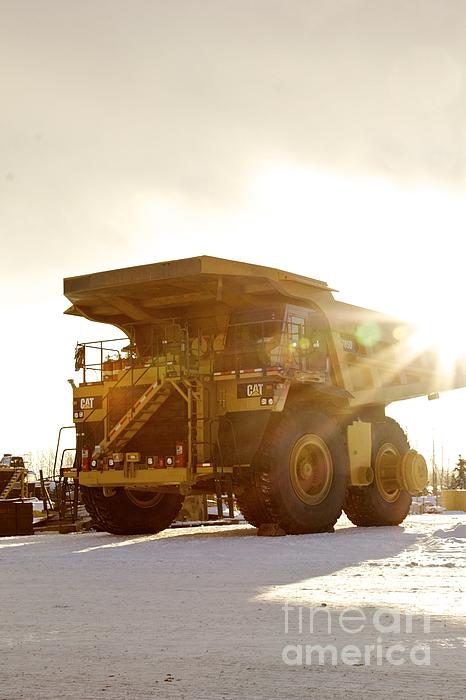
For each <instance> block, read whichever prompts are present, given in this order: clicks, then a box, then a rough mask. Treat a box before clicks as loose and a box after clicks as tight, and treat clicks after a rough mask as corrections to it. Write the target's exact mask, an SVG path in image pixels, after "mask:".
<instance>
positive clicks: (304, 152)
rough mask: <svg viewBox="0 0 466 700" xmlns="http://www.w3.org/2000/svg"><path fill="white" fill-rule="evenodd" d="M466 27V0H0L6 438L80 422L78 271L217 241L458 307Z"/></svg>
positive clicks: (367, 292)
mask: <svg viewBox="0 0 466 700" xmlns="http://www.w3.org/2000/svg"><path fill="white" fill-rule="evenodd" d="M465 35H466V0H405V1H400V0H377V2H374V1H373V0H325V2H323V1H322V0H306V1H304V0H282V1H278V0H247V1H244V0H234V1H233V0H232V1H230V0H215V1H213V0H190V1H188V0H185V1H182V0H170V1H169V2H167V1H166V0H164V1H159V0H152V1H148V0H147V1H142V0H131V1H130V0H125V1H122V0H112V1H108V0H91V1H90V0H87V1H86V0H79V2H75V1H74V0H29V1H27V2H25V1H24V0H0V100H1V102H0V236H1V262H2V275H1V278H0V290H1V292H2V298H1V302H0V310H1V312H2V317H3V319H2V341H1V347H0V360H1V367H2V370H1V371H2V392H3V393H4V394H8V396H9V401H8V406H5V404H4V403H3V406H2V408H1V409H0V410H1V411H3V415H2V416H1V418H2V434H1V435H0V450H1V449H4V450H8V449H9V448H11V449H17V450H22V451H24V450H26V449H28V444H26V443H31V444H34V445H35V444H37V445H39V444H41V442H42V443H43V444H44V445H48V444H50V442H51V441H53V436H54V434H55V428H56V427H58V425H59V424H61V423H66V422H69V419H70V408H69V406H68V403H67V402H68V399H69V398H70V397H69V396H68V393H69V392H68V386H67V385H66V381H65V380H66V378H67V377H68V376H71V373H72V372H71V368H72V364H71V357H72V353H73V348H74V343H75V341H76V340H78V339H80V340H82V339H83V338H85V337H87V338H90V337H91V336H93V335H95V333H96V331H97V329H95V328H94V327H91V330H90V331H89V324H86V323H85V322H81V321H79V320H76V319H70V318H63V317H62V316H61V313H62V311H63V309H64V308H66V300H64V299H63V297H62V291H61V288H62V278H63V277H64V276H67V275H76V274H81V273H84V272H92V271H96V270H100V269H107V268H112V267H120V266H125V265H130V264H140V263H144V262H154V261H157V260H163V259H170V258H178V257H187V256H190V255H196V254H211V255H221V256H224V257H230V258H237V259H242V260H247V261H252V262H264V263H268V264H271V265H276V266H281V267H285V268H289V269H292V270H293V271H296V272H301V273H302V274H307V275H309V276H313V277H318V278H324V279H327V281H328V282H329V283H330V284H331V285H333V286H335V287H337V288H338V289H340V290H341V291H342V294H341V297H340V298H342V299H345V300H348V301H354V302H356V303H360V304H362V305H366V306H370V307H378V308H381V309H386V310H389V311H393V312H401V311H402V310H403V309H404V308H405V307H406V308H407V309H408V308H409V310H410V311H412V310H413V308H416V307H417V306H423V307H424V311H423V313H424V314H425V312H426V309H427V310H428V308H429V305H432V304H435V303H436V302H435V300H436V296H437V294H436V291H435V288H436V286H441V288H442V290H443V292H442V294H443V296H442V304H443V303H445V298H448V299H450V300H452V302H451V303H452V304H453V305H454V308H455V309H460V308H461V307H462V305H463V300H462V298H461V295H462V294H463V292H462V288H463V281H462V276H463V268H464V262H463V260H464V256H463V237H464V234H465V226H466V204H465V200H464V195H465V192H464V190H465V186H466V119H465V115H466V84H465V68H466V42H465V41H464V37H465ZM447 288H448V292H447V293H446V292H445V289H447ZM100 335H101V333H100V329H99V332H98V333H97V336H96V337H99V336H100ZM25 368H28V369H27V372H26V373H25ZM25 378H27V388H26V389H25V388H22V389H20V385H21V382H23V384H24V381H25ZM20 380H21V381H20ZM65 385H66V386H65ZM67 392H68V393H67ZM31 394H32V396H31ZM19 395H20V396H19ZM25 395H26V397H27V398H28V401H26V402H25ZM44 407H47V410H46V411H45V410H44ZM20 413H21V416H22V417H23V418H22V419H21V426H19V425H18V415H19V414H20ZM33 426H34V427H33ZM13 436H14V437H13ZM10 441H11V443H14V444H11V443H10ZM22 441H24V444H23V443H22ZM455 450H456V446H455Z"/></svg>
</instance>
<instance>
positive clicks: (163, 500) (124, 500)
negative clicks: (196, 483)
mask: <svg viewBox="0 0 466 700" xmlns="http://www.w3.org/2000/svg"><path fill="white" fill-rule="evenodd" d="M82 493H83V501H84V505H85V506H86V509H87V511H88V513H89V515H90V516H91V517H92V519H93V520H94V521H95V523H96V524H97V526H98V527H99V528H101V529H102V530H105V531H106V532H111V533H112V534H114V535H142V534H155V533H156V532H160V531H161V530H165V528H167V527H169V526H170V525H171V523H172V522H173V521H174V520H175V518H176V516H177V515H178V513H179V512H180V510H181V506H182V505H183V500H184V498H183V496H178V495H177V494H171V493H166V494H153V493H151V492H147V491H130V490H126V489H124V488H117V489H115V494H114V495H113V496H104V493H103V489H101V488H86V487H82Z"/></svg>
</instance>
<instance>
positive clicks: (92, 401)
mask: <svg viewBox="0 0 466 700" xmlns="http://www.w3.org/2000/svg"><path fill="white" fill-rule="evenodd" d="M73 404H74V408H73V410H74V412H75V414H76V412H79V413H80V414H81V416H76V415H75V417H82V413H83V411H93V410H94V409H97V408H102V397H101V396H80V397H79V398H75V400H74V402H73Z"/></svg>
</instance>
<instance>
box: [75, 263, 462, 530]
mask: <svg viewBox="0 0 466 700" xmlns="http://www.w3.org/2000/svg"><path fill="white" fill-rule="evenodd" d="M333 291H335V290H333V289H331V288H330V287H329V286H328V285H327V284H326V283H325V282H322V281H320V280H315V279H311V278H308V277H304V276H301V275H296V274H292V273H289V272H285V271H282V270H278V269H275V268H269V267H264V266H261V265H253V264H248V263H242V262H237V261H230V260H224V259H220V258H214V257H209V256H200V257H195V258H188V259H183V260H175V261H169V262H160V263H154V264H150V265H142V266H138V267H130V268H125V269H120V270H112V271H107V272H97V273H93V274H89V275H83V276H79V277H70V278H67V279H65V280H64V293H65V296H66V297H67V299H68V300H69V301H70V302H71V303H72V306H71V308H69V309H68V310H67V311H66V312H65V313H67V314H71V315H76V316H82V317H84V318H87V319H89V320H90V321H97V322H100V323H106V324H109V325H111V326H113V327H116V328H118V329H120V330H121V332H122V335H123V337H122V338H120V339H117V340H111V341H106V340H103V341H96V342H91V343H78V344H77V347H76V353H75V369H76V371H77V372H78V373H79V375H78V380H77V381H73V382H72V384H73V417H74V422H75V425H76V434H77V445H76V446H77V451H76V462H75V467H74V472H73V474H74V476H75V478H76V479H79V483H80V487H81V493H82V497H83V499H84V502H85V504H86V507H87V509H88V511H89V512H90V514H91V515H92V516H93V518H94V520H95V521H96V522H97V524H98V525H99V527H101V528H102V529H104V530H106V531H109V532H112V533H116V534H133V533H148V532H158V531H160V530H162V529H164V528H166V527H168V526H169V525H170V523H171V522H172V521H173V520H174V519H175V517H176V515H177V513H178V512H179V510H180V509H181V507H182V503H183V499H184V498H185V497H186V496H187V495H189V494H191V495H193V494H194V495H195V494H203V493H216V494H221V493H227V494H234V496H235V498H236V500H237V503H238V506H239V508H240V510H241V511H242V513H243V515H244V516H245V518H246V520H247V521H249V522H250V523H251V524H253V525H255V526H260V525H263V524H266V523H276V524H277V525H278V526H279V527H280V528H282V529H283V530H284V531H285V532H286V533H289V534H303V533H310V532H322V531H330V530H332V528H333V526H334V524H335V522H336V520H337V519H338V517H339V516H340V514H341V513H342V511H343V510H345V512H346V513H347V515H348V517H349V518H350V520H351V521H352V522H353V523H355V524H356V525H364V526H369V525H395V524H398V523H400V522H401V521H402V520H403V519H404V518H405V517H406V515H407V513H408V512H409V506H410V502H411V495H414V494H417V493H419V492H421V491H422V490H423V489H424V487H425V485H426V483H427V466H426V462H425V460H424V458H423V457H422V456H421V455H420V454H418V453H417V452H416V451H415V450H412V449H410V446H409V443H408V440H407V438H406V435H405V433H404V432H403V430H402V429H401V427H400V426H399V425H398V424H397V423H396V422H395V421H393V420H392V419H390V418H387V417H386V415H385V408H386V406H387V405H388V404H390V403H391V402H394V401H399V400H402V399H408V398H413V397H417V396H422V395H432V394H434V393H435V392H438V391H440V390H443V389H449V388H454V387H458V386H464V385H465V383H466V382H465V377H464V373H463V372H460V371H457V373H456V376H455V377H454V379H453V380H452V381H450V382H448V381H447V380H446V379H445V377H443V376H442V375H441V374H440V373H439V370H438V366H437V361H436V357H435V354H434V353H432V352H429V351H423V352H419V351H415V350H414V349H413V348H412V347H411V346H410V344H409V337H410V333H411V329H410V327H409V326H407V325H406V324H405V323H403V322H401V321H399V320H397V319H394V318H390V317H387V316H386V315H384V314H380V313H377V312H375V311H370V310H368V309H363V308H360V307H356V306H352V305H349V304H345V303H343V302H340V301H337V300H336V299H335V298H334V296H333Z"/></svg>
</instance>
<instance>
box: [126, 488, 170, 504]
mask: <svg viewBox="0 0 466 700" xmlns="http://www.w3.org/2000/svg"><path fill="white" fill-rule="evenodd" d="M125 493H126V495H127V497H128V500H130V501H131V503H134V505H135V506H138V508H152V507H153V506H155V505H157V503H159V501H160V500H161V499H162V496H163V494H161V493H154V492H153V491H136V490H134V489H125Z"/></svg>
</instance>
